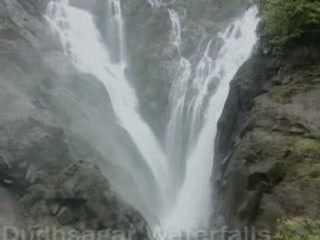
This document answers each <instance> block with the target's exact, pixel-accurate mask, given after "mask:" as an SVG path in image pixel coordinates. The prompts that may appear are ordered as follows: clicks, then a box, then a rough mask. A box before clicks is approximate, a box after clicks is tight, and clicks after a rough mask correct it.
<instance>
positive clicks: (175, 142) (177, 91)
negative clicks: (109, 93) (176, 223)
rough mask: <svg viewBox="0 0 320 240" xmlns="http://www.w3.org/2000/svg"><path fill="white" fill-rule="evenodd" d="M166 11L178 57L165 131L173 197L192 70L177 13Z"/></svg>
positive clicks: (182, 151) (183, 152) (181, 165)
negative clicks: (177, 71)
mask: <svg viewBox="0 0 320 240" xmlns="http://www.w3.org/2000/svg"><path fill="white" fill-rule="evenodd" d="M168 11H169V16H170V20H171V24H172V32H171V36H170V40H171V43H172V44H173V45H174V46H175V47H176V49H177V52H178V54H179V55H180V60H179V74H178V76H177V77H176V80H175V81H174V83H173V85H172V87H171V91H170V95H169V100H170V108H171V114H170V120H169V123H168V126H167V130H166V142H165V143H166V144H165V147H166V153H167V158H168V161H169V162H170V164H171V174H172V179H174V182H173V187H174V190H175V194H174V195H177V191H178V189H179V187H180V184H181V181H182V178H183V172H184V160H185V157H186V149H185V148H184V142H185V139H184V130H185V129H184V124H183V123H184V119H185V115H184V108H185V105H186V102H187V93H188V88H189V78H190V76H191V71H192V69H191V64H190V62H189V60H188V59H186V58H184V57H183V56H181V49H180V48H181V43H182V39H181V24H180V19H179V16H178V13H177V12H176V11H174V10H173V9H169V10H168ZM175 197H176V196H175ZM175 197H174V198H175Z"/></svg>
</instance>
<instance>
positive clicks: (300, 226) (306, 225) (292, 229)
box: [276, 218, 320, 240]
mask: <svg viewBox="0 0 320 240" xmlns="http://www.w3.org/2000/svg"><path fill="white" fill-rule="evenodd" d="M281 226H282V227H281V230H280V232H279V233H278V235H277V238H276V239H277V240H319V239H320V221H319V220H312V219H308V218H294V219H290V220H284V221H282V222H281Z"/></svg>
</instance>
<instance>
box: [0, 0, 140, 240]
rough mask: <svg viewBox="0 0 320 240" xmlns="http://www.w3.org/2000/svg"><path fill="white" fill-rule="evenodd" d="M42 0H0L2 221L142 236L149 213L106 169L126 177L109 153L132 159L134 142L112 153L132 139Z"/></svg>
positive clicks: (29, 227)
mask: <svg viewBox="0 0 320 240" xmlns="http://www.w3.org/2000/svg"><path fill="white" fill-rule="evenodd" d="M46 3H47V2H45V1H32V0H30V1H25V0H21V1H18V0H1V1H0V72H1V74H0V109H1V110H0V111H1V114H0V209H1V216H0V224H1V226H2V227H3V226H10V227H16V228H18V229H19V230H26V231H29V233H30V234H31V233H32V234H37V231H41V230H44V228H45V227H47V226H49V227H50V228H53V227H56V228H57V229H60V230H62V231H66V232H68V233H70V232H73V233H74V234H75V236H78V237H81V234H83V233H84V232H85V231H86V230H91V231H94V232H96V233H97V232H99V231H103V230H105V229H111V230H119V231H125V232H126V233H128V232H129V231H130V233H134V234H133V235H132V236H133V237H134V238H137V237H138V236H139V239H140V238H143V237H146V229H145V228H144V227H145V221H144V219H143V218H142V217H141V215H140V214H139V213H137V212H136V211H135V210H134V209H133V208H132V207H131V206H129V205H128V204H126V203H124V201H123V200H121V199H120V198H119V196H118V195H117V194H116V193H114V192H113V191H112V190H111V188H110V184H109V182H108V179H106V178H105V175H106V173H105V172H104V170H102V169H107V170H106V171H109V172H112V173H113V174H121V170H120V168H119V166H114V165H112V163H110V162H108V160H107V159H106V158H108V157H106V156H109V157H110V158H112V157H114V155H115V154H119V153H121V154H122V156H120V157H123V158H126V157H129V156H130V158H132V156H133V155H134V152H135V150H134V146H133V145H132V149H133V150H132V151H130V154H129V153H128V152H127V150H126V149H122V150H121V151H115V149H119V148H121V146H122V144H123V143H124V142H126V141H127V142H128V146H130V142H129V141H128V140H127V139H128V137H127V136H126V133H125V132H124V131H123V130H122V129H121V128H120V126H118V125H117V123H116V121H115V120H114V113H113V110H112V108H111V106H110V103H109V98H108V94H107V92H106V91H105V89H104V86H102V84H101V83H100V82H99V81H98V80H96V79H95V78H94V77H93V76H91V75H88V74H84V73H81V72H79V71H78V70H76V68H75V67H74V66H73V65H72V64H71V62H70V61H69V59H67V57H66V56H65V55H64V54H63V52H62V49H61V46H60V44H59V42H58V39H57V37H56V36H55V35H54V34H53V33H52V32H51V31H50V28H49V25H48V23H47V21H46V20H45V19H44V17H43V16H44V10H45V8H46ZM99 125H100V126H99ZM137 156H138V153H137ZM106 160H107V161H106ZM105 164H107V166H108V168H106V167H105ZM97 166H99V168H98V167H97ZM117 169H118V170H117ZM128 178H129V177H128ZM138 226H143V227H141V228H139V227H138ZM50 230H51V229H50ZM15 233H16V234H18V233H17V232H13V233H12V232H11V233H10V234H15ZM19 233H21V232H19ZM2 236H3V235H2ZM10 236H11V235H10ZM38 237H39V236H38ZM46 237H48V236H46Z"/></svg>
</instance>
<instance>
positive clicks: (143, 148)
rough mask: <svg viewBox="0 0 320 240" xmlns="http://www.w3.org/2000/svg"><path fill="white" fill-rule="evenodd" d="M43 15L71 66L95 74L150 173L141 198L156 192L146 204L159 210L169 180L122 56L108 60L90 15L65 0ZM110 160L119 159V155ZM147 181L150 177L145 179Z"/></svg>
mask: <svg viewBox="0 0 320 240" xmlns="http://www.w3.org/2000/svg"><path fill="white" fill-rule="evenodd" d="M111 3H112V4H113V5H114V8H115V9H114V14H115V18H116V20H117V21H115V22H116V23H117V24H119V26H121V25H122V16H121V15H120V14H121V10H120V1H119V0H112V1H111ZM46 18H47V19H48V21H49V23H50V24H51V26H52V28H53V29H54V31H55V32H56V33H57V34H58V36H59V38H60V41H61V43H62V45H63V48H64V52H65V54H66V55H68V56H70V57H71V59H72V61H73V63H74V64H75V66H76V67H77V68H78V69H79V70H81V71H82V72H85V73H90V74H92V75H94V76H96V77H97V79H99V80H100V81H101V82H102V83H103V84H104V86H105V88H106V90H107V92H108V94H109V96H110V99H111V103H112V106H113V110H114V112H115V114H116V116H117V118H118V122H119V124H120V125H121V126H122V127H123V129H125V130H126V131H127V132H128V134H129V135H130V137H131V139H132V141H133V143H134V144H135V145H136V147H137V149H138V150H139V152H140V153H141V155H142V157H143V161H145V162H146V163H147V165H148V167H149V168H150V171H151V173H152V175H153V177H154V181H155V186H153V189H154V192H153V193H150V192H149V193H148V192H146V191H145V189H140V194H141V195H143V196H144V198H145V199H147V200H145V201H144V202H150V197H149V195H150V194H151V195H158V199H159V200H158V202H157V203H153V202H152V203H150V206H149V208H150V209H158V211H159V212H161V209H162V208H163V205H165V203H166V199H165V193H166V192H167V186H169V184H168V183H167V181H169V175H168V166H167V161H166V157H165V155H164V153H163V150H162V148H161V146H160V144H159V143H158V140H157V138H156V137H155V135H154V133H153V132H152V130H151V129H150V127H149V126H148V125H147V124H146V123H145V122H144V121H143V119H142V118H141V116H140V115H139V112H138V111H139V110H138V100H137V98H136V95H135V91H134V89H133V88H132V87H131V86H130V85H129V83H128V81H127V79H126V76H125V68H126V62H125V59H120V61H119V62H117V63H113V62H112V61H111V59H110V56H109V52H108V49H107V48H106V47H105V46H104V44H103V41H102V38H101V36H100V34H99V31H98V30H97V28H96V26H95V22H94V19H93V17H92V15H91V14H89V13H88V12H86V11H84V10H81V9H78V8H75V7H72V6H70V5H69V2H68V0H55V1H51V2H50V3H49V5H48V8H47V12H46ZM120 19H121V20H120ZM121 30H123V29H121ZM118 34H119V37H118V39H120V42H124V39H121V38H122V37H123V36H124V34H123V33H121V31H118ZM121 51H123V49H122V50H121ZM123 56H124V55H123ZM114 161H121V159H115V160H114ZM132 174H133V176H135V175H136V181H137V182H135V183H132V184H136V185H137V187H138V188H139V187H140V186H143V185H144V184H143V183H141V182H139V179H141V178H140V177H139V174H141V173H132ZM140 181H141V180H140ZM144 181H146V180H144ZM148 181H153V180H152V179H149V180H148ZM111 183H112V181H111ZM116 190H117V191H118V192H120V193H122V194H123V195H124V196H126V193H125V192H122V191H123V189H116ZM127 200H128V201H130V200H129V199H127ZM150 209H148V211H150ZM138 210H139V211H140V212H142V213H145V212H146V211H147V210H145V209H138Z"/></svg>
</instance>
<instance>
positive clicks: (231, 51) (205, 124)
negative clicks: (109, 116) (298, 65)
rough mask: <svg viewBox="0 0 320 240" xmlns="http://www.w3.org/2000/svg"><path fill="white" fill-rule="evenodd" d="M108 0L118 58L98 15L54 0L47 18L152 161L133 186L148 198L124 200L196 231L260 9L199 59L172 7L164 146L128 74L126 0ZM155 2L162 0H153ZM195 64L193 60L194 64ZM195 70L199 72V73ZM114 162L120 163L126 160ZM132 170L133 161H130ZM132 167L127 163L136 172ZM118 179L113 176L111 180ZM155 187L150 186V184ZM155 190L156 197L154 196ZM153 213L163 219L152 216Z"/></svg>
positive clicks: (203, 220)
mask: <svg viewBox="0 0 320 240" xmlns="http://www.w3.org/2000/svg"><path fill="white" fill-rule="evenodd" d="M107 1H108V4H109V7H108V9H109V12H108V15H109V16H108V17H109V18H111V20H110V21H108V24H109V25H108V27H109V29H110V31H109V30H108V34H109V35H115V36H116V39H117V40H118V42H119V49H118V55H119V58H117V60H113V59H112V57H111V53H110V52H111V51H112V50H114V49H113V48H112V46H108V44H105V43H104V42H103V40H102V38H101V36H100V33H99V31H98V29H97V27H96V25H95V22H94V19H93V17H92V15H91V14H90V13H89V12H87V11H85V10H81V9H78V8H75V7H72V6H70V5H69V1H68V0H52V1H51V2H50V3H49V5H48V8H47V12H46V18H47V19H48V21H49V23H50V25H51V27H52V29H53V31H54V32H55V33H57V35H58V36H59V39H60V41H61V44H62V46H63V50H64V53H65V55H67V56H69V57H70V58H71V59H72V61H73V63H74V65H75V66H76V67H77V68H78V69H79V70H80V71H82V72H84V73H89V74H92V75H94V76H95V77H96V78H97V79H98V80H100V81H101V82H102V83H103V84H104V86H105V88H106V90H107V92H108V94H109V96H110V100H111V104H112V107H113V110H114V112H115V115H116V117H117V121H118V123H119V125H120V126H121V127H122V128H123V129H124V130H125V131H126V132H127V133H128V135H129V136H130V138H131V141H132V142H133V143H134V144H135V146H136V148H137V149H138V151H139V152H140V154H141V159H140V161H141V162H143V163H145V164H146V165H147V166H148V169H149V171H150V173H151V176H152V179H147V178H146V177H141V176H140V175H141V174H143V173H141V172H134V171H131V172H130V173H131V174H132V176H133V179H134V182H132V185H134V186H135V187H137V189H138V190H139V191H138V192H137V193H136V194H138V195H140V197H141V198H142V199H143V203H144V204H141V203H137V202H135V201H134V200H132V199H130V196H128V195H127V193H126V192H125V190H124V189H127V188H121V186H120V187H119V186H117V187H116V189H115V190H116V191H117V192H119V193H120V194H121V195H122V196H123V198H126V199H125V200H127V201H128V202H130V203H131V204H132V205H134V206H135V207H136V208H137V210H139V211H140V212H141V213H142V214H143V215H144V216H145V217H146V219H147V220H148V221H149V223H150V224H151V225H153V226H154V227H156V226H157V224H159V225H160V226H161V227H164V228H165V229H171V230H183V231H185V230H190V229H193V228H196V227H199V226H205V225H206V224H207V223H208V219H209V216H210V202H211V192H212V191H211V189H210V187H211V186H210V178H211V173H212V168H213V149H214V139H215V136H216V132H217V123H218V120H219V118H220V115H221V113H222V110H223V107H224V104H225V101H226V98H227V95H228V92H229V84H230V81H231V80H232V78H233V77H234V75H235V74H236V72H237V70H238V68H239V67H240V66H241V65H242V64H243V62H244V61H245V60H246V59H247V58H248V57H249V56H250V54H251V51H252V48H253V46H254V44H255V42H256V34H255V29H256V26H257V24H258V19H257V9H256V8H255V7H253V8H250V9H249V10H248V11H247V12H246V13H245V14H244V16H243V17H241V18H239V19H238V20H236V21H234V22H233V23H232V24H230V26H229V27H227V28H226V30H225V31H224V32H221V33H220V34H219V41H221V42H222V45H221V48H220V50H219V52H218V56H217V57H216V58H213V57H212V54H211V52H212V51H211V50H212V47H213V45H214V41H213V40H210V41H208V42H207V43H206V44H207V45H206V48H205V49H204V51H203V54H202V57H201V59H200V60H199V62H198V63H196V64H191V62H190V61H189V60H188V59H187V58H185V57H183V56H182V53H181V43H182V40H183V39H182V35H181V31H182V30H181V23H180V19H179V15H178V13H177V12H176V11H174V10H173V9H168V12H169V16H170V20H171V27H172V32H171V36H170V43H171V44H172V46H173V47H175V48H176V50H177V53H178V55H179V67H178V69H177V70H178V74H177V76H176V78H175V81H174V82H173V83H172V87H171V91H170V94H169V102H170V106H169V107H170V111H169V112H170V119H169V121H168V124H167V128H166V138H165V143H164V146H161V145H160V143H159V140H158V139H157V137H156V136H155V134H154V133H153V131H152V129H151V128H150V127H149V126H148V124H147V123H146V122H145V121H144V120H143V119H142V117H141V116H140V113H139V101H138V99H137V97H136V93H135V90H134V88H133V87H132V86H131V85H130V84H129V82H128V80H127V76H126V74H125V73H126V66H127V62H126V44H125V43H126V36H125V29H124V22H123V17H122V12H121V2H120V0H107ZM148 2H149V4H150V5H151V6H155V7H158V6H160V3H161V1H158V0H148ZM193 65H194V66H193ZM193 73H194V74H193ZM113 161H115V162H118V163H121V161H122V159H114V160H113ZM122 167H123V168H125V167H126V164H125V163H123V164H122ZM130 170H131V169H128V171H130ZM110 182H111V184H112V179H110ZM146 182H147V184H149V185H151V187H150V188H149V189H144V188H143V186H145V185H146ZM151 196H152V197H151ZM150 212H153V214H154V215H155V216H157V218H158V220H159V223H156V222H154V221H152V220H151V217H150V214H149V213H150Z"/></svg>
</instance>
